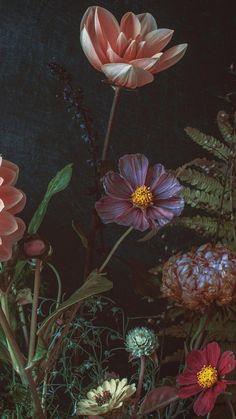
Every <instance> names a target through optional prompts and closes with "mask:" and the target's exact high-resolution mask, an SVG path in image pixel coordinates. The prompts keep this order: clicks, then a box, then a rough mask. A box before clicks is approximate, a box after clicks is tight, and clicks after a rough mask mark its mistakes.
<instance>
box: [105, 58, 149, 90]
mask: <svg viewBox="0 0 236 419" xmlns="http://www.w3.org/2000/svg"><path fill="white" fill-rule="evenodd" d="M101 70H102V71H103V72H104V74H105V75H106V76H107V78H108V79H109V80H111V81H112V82H113V83H114V84H115V85H117V86H123V87H127V88H129V89H136V87H141V86H144V85H145V84H148V83H151V82H152V81H153V75H152V74H150V73H149V72H148V71H145V70H143V69H141V68H138V67H134V66H132V65H130V64H118V63H117V64H105V65H103V66H102V68H101Z"/></svg>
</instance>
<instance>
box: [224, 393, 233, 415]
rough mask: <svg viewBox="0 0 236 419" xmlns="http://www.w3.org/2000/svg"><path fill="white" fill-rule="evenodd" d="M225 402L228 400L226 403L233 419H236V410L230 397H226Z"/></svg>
mask: <svg viewBox="0 0 236 419" xmlns="http://www.w3.org/2000/svg"><path fill="white" fill-rule="evenodd" d="M225 400H226V403H227V405H228V407H229V410H230V413H231V417H232V419H236V416H235V411H234V408H233V405H232V403H231V400H230V398H229V396H225Z"/></svg>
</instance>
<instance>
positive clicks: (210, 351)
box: [205, 342, 220, 367]
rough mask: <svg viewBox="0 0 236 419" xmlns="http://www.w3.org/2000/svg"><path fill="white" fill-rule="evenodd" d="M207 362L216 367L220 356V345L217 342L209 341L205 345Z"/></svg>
mask: <svg viewBox="0 0 236 419" xmlns="http://www.w3.org/2000/svg"><path fill="white" fill-rule="evenodd" d="M205 351H206V356H207V361H208V362H207V364H208V365H211V366H212V367H216V366H217V364H218V361H219V358H220V347H219V345H218V343H216V342H211V343H208V345H206V347H205Z"/></svg>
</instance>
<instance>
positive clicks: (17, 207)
mask: <svg viewBox="0 0 236 419" xmlns="http://www.w3.org/2000/svg"><path fill="white" fill-rule="evenodd" d="M20 192H21V194H22V198H21V200H20V201H19V202H18V203H17V204H16V205H15V206H14V207H12V208H10V209H9V210H8V212H10V213H11V214H13V215H14V214H17V213H18V212H21V211H22V210H23V209H24V208H25V204H26V195H25V194H24V192H22V191H20Z"/></svg>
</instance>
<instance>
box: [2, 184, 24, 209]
mask: <svg viewBox="0 0 236 419" xmlns="http://www.w3.org/2000/svg"><path fill="white" fill-rule="evenodd" d="M22 198H23V193H22V192H21V191H20V190H18V189H16V188H14V187H13V186H1V187H0V199H2V201H3V202H4V207H5V209H7V210H8V209H9V208H12V207H14V206H15V205H16V204H18V203H19V202H20V201H21V200H22Z"/></svg>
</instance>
